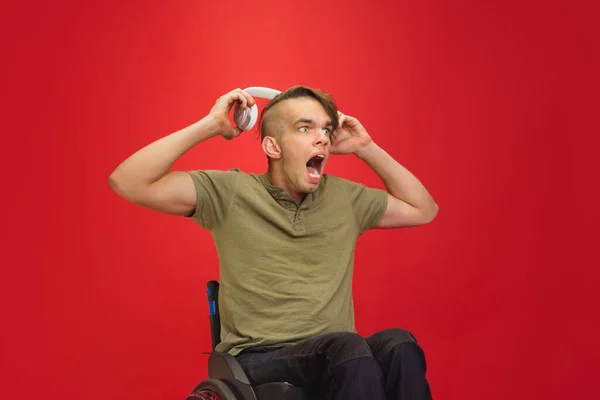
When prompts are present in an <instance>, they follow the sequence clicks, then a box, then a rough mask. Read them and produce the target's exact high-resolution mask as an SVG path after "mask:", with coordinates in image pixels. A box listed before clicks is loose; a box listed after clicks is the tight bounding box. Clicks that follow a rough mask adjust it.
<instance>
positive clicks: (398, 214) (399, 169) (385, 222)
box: [332, 113, 438, 228]
mask: <svg viewBox="0 0 600 400" xmlns="http://www.w3.org/2000/svg"><path fill="white" fill-rule="evenodd" d="M339 121H340V123H339V128H338V130H337V132H336V138H335V140H334V143H333V148H332V152H333V153H338V154H348V153H354V154H355V155H356V156H357V157H359V158H360V159H361V160H363V161H364V162H365V163H367V165H369V167H371V168H372V169H373V171H375V173H376V174H377V175H378V176H379V177H380V178H381V179H382V180H383V183H384V184H385V186H386V188H387V192H388V204H387V208H386V210H385V212H384V214H383V216H382V218H381V219H380V220H379V222H378V223H377V225H376V228H401V227H408V226H417V225H424V224H428V223H430V222H431V221H433V219H434V218H435V217H436V215H437V213H438V205H437V204H436V202H435V201H434V200H433V197H432V196H431V195H430V194H429V192H428V191H427V189H426V188H425V186H423V184H422V183H421V182H420V181H419V180H418V179H417V177H416V176H415V175H414V174H412V173H411V172H410V171H409V170H408V169H407V168H406V167H404V166H402V165H401V164H400V163H398V162H397V161H396V160H395V159H394V158H393V157H392V156H390V155H389V154H388V153H387V152H386V151H385V150H383V149H382V148H381V147H379V146H378V145H377V144H376V143H375V142H374V141H373V140H372V139H371V137H370V136H369V134H368V133H367V131H366V130H365V128H364V127H363V126H362V124H361V123H360V122H359V121H358V120H357V119H356V118H354V117H350V116H348V115H344V114H342V113H339Z"/></svg>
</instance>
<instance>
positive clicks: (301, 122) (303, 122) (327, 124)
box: [294, 118, 333, 126]
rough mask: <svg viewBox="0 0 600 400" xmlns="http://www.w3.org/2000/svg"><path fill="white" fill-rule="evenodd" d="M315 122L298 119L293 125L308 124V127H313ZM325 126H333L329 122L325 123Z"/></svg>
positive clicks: (307, 119)
mask: <svg viewBox="0 0 600 400" xmlns="http://www.w3.org/2000/svg"><path fill="white" fill-rule="evenodd" d="M314 123H315V121H313V120H312V119H310V118H300V119H299V120H297V121H296V122H294V125H298V124H308V125H314ZM325 126H333V124H332V123H331V120H330V121H327V123H326V124H325Z"/></svg>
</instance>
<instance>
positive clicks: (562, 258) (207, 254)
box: [0, 0, 600, 400]
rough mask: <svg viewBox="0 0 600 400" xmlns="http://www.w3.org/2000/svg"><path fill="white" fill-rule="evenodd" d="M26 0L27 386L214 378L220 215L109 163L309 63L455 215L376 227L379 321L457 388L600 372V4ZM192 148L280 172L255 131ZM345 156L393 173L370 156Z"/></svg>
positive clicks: (362, 314) (19, 104)
mask: <svg viewBox="0 0 600 400" xmlns="http://www.w3.org/2000/svg"><path fill="white" fill-rule="evenodd" d="M488 3H489V5H488ZM590 3H591V2H590ZM492 4H493V5H492ZM3 8H4V10H3V12H2V17H1V18H2V28H1V29H2V32H1V33H2V35H1V37H2V39H1V40H2V54H3V55H2V59H3V61H2V67H1V68H2V70H3V73H2V77H3V89H2V92H3V94H2V97H3V98H4V99H3V104H4V105H3V107H2V113H3V115H4V116H3V119H2V120H3V130H2V138H3V143H2V157H1V158H2V164H3V168H2V171H3V179H2V202H3V210H4V213H3V228H4V229H3V232H4V236H5V237H4V239H3V240H2V254H3V258H4V261H3V262H2V265H3V266H2V287H1V292H0V293H1V294H0V296H1V298H0V300H1V304H2V329H1V333H0V335H1V341H0V351H1V353H0V366H1V370H0V380H1V381H2V385H1V386H2V390H3V394H2V397H3V398H19V399H23V398H41V397H44V398H62V399H66V398H87V399H115V400H116V399H133V398H135V399H182V398H184V396H185V395H187V393H188V392H189V391H190V389H191V388H192V387H193V386H194V385H195V384H196V383H197V382H198V381H199V380H201V379H203V378H204V377H205V374H206V356H205V355H203V352H205V351H209V350H210V341H209V332H208V319H207V305H206V299H205V296H204V292H205V282H206V280H208V279H212V278H215V277H216V276H217V259H216V256H215V251H214V247H213V245H212V242H211V241H210V235H209V234H208V233H207V232H205V231H202V230H200V228H198V227H197V226H195V225H194V224H193V223H191V222H190V221H186V220H184V219H182V218H175V217H169V216H163V215H159V214H157V213H153V212H151V211H148V210H145V209H140V208H138V207H136V206H134V205H131V204H129V203H127V202H125V201H124V200H123V199H121V198H119V197H118V196H116V195H115V194H114V193H113V192H112V191H111V189H110V188H109V186H108V176H109V174H110V173H111V172H112V170H113V169H114V168H115V167H116V166H117V165H118V164H119V163H120V162H121V161H122V160H124V159H125V158H126V157H127V156H129V155H130V154H131V153H133V152H134V151H136V150H137V149H139V148H140V147H142V146H144V145H146V144H148V143H149V142H151V141H153V140H155V139H158V138H160V137H161V136H163V135H165V134H167V133H170V132H172V131H174V130H176V129H179V128H182V127H184V126H186V125H188V124H189V123H192V122H194V121H195V120H197V119H199V118H201V117H202V116H203V115H205V113H206V112H207V111H208V110H209V109H210V107H211V106H212V105H213V103H214V101H215V99H216V98H217V97H218V96H219V95H221V94H223V93H225V92H227V91H229V90H231V89H233V88H236V87H247V86H254V85H261V86H270V87H275V88H279V89H283V88H286V87H288V86H291V85H295V84H306V85H310V86H314V87H319V88H322V89H325V90H327V91H329V92H330V93H332V94H333V95H334V97H335V98H336V100H337V101H338V103H339V106H340V109H341V110H343V111H344V112H345V113H347V114H350V115H354V116H356V117H358V118H359V119H360V120H361V121H362V122H363V123H364V125H365V126H366V127H367V129H368V130H369V132H370V133H371V135H372V136H373V137H374V139H375V140H376V141H377V142H378V143H379V144H380V145H381V146H382V147H383V148H385V149H386V150H387V151H388V152H389V153H390V154H392V155H393V156H394V157H396V159H397V160H399V161H400V162H401V163H402V164H404V165H405V166H407V167H408V168H409V169H411V170H412V171H413V172H414V173H415V174H416V175H417V176H418V177H419V178H420V179H421V180H422V181H423V182H424V184H425V185H426V186H427V187H428V189H429V190H430V191H431V193H432V194H433V196H434V197H435V199H436V200H437V202H438V204H439V206H440V213H439V216H438V218H437V219H436V220H435V221H434V223H433V224H431V225H428V226H425V227H419V228H413V229H407V230H398V231H372V232H369V233H367V234H366V235H365V236H363V237H362V238H361V239H360V241H359V248H358V250H357V260H356V261H357V263H356V274H355V284H354V286H355V294H356V308H357V310H356V311H357V323H358V328H359V331H360V332H361V333H363V334H368V333H371V332H374V331H376V330H379V329H383V328H387V327H392V326H400V327H404V328H406V329H410V330H411V331H413V332H414V333H415V334H416V335H417V337H418V338H419V339H420V342H421V344H422V345H423V347H424V349H425V351H426V355H427V357H428V362H429V365H428V366H429V380H430V382H431V385H432V389H433V393H434V396H435V397H436V398H438V399H442V398H447V399H481V398H486V399H490V400H491V399H506V398H511V399H531V398H540V399H541V398H545V399H550V398H557V399H558V398H573V399H575V398H590V397H591V396H590V395H591V394H592V393H593V392H595V391H593V390H592V387H593V386H595V385H594V382H593V379H594V378H595V376H596V375H597V374H596V372H597V371H598V361H599V349H598V340H597V338H598V335H599V334H600V330H599V328H598V325H599V324H598V311H597V310H598V297H597V293H596V291H597V287H598V277H599V274H598V265H599V264H600V263H598V257H597V255H596V246H597V239H598V234H597V233H596V231H595V230H594V229H593V228H595V227H596V225H595V219H596V217H597V214H598V212H597V198H596V196H595V195H596V194H597V189H596V187H595V186H597V183H598V179H597V177H596V175H597V174H596V172H597V167H596V165H595V161H596V155H595V153H596V151H597V150H596V149H597V147H594V143H593V140H592V139H594V136H595V135H597V134H598V132H599V130H598V126H597V123H596V121H595V120H594V118H595V116H596V117H597V105H598V102H597V84H596V82H595V81H594V80H593V79H592V78H593V75H594V74H597V71H598V70H599V65H598V64H599V63H598V54H599V49H598V44H597V43H598V42H597V41H596V38H597V36H596V35H597V34H596V32H595V31H594V30H595V29H596V25H597V21H596V19H595V18H594V10H592V8H591V7H584V6H583V5H580V4H576V2H568V3H566V4H559V3H558V2H540V3H539V4H534V3H532V2H516V1H513V2H510V1H509V2H482V1H477V0H470V1H463V2H443V1H439V0H429V1H415V0H411V1H401V2H398V1H378V2H373V3H371V4H370V5H367V2H365V1H354V0H350V1H344V2H336V3H331V2H323V3H320V2H318V1H314V0H311V1H302V2H299V1H293V2H292V1H289V2H288V1H260V2H249V1H244V2H237V1H235V2H218V1H212V2H208V1H172V2H148V1H141V0H137V1H128V2H120V1H114V0H113V1H110V0H107V1H104V2H74V1H73V2H66V1H64V2H60V3H56V2H46V3H45V4H37V5H35V4H33V3H21V4H20V5H17V3H16V2H13V3H12V4H6V5H5V6H4V7H3ZM176 166H177V167H178V168H186V169H196V168H217V169H219V168H220V169H226V168H233V167H240V168H242V169H244V170H246V171H248V172H260V171H263V170H264V168H265V159H264V155H263V153H262V151H261V150H260V148H259V141H258V140H257V139H256V135H255V132H253V133H251V134H246V135H244V136H243V137H241V138H239V139H237V140H235V141H232V142H226V141H225V140H219V139H218V138H217V139H214V140H211V141H210V142H207V143H203V144H202V145H200V146H198V147H197V148H195V149H193V150H192V151H190V152H189V153H187V154H186V155H185V156H184V157H183V158H182V159H181V160H180V161H179V162H178V163H177V165H176ZM328 168H329V170H328V171H329V173H334V174H338V175H340V176H343V177H346V178H349V179H354V180H357V181H361V182H363V183H365V184H369V185H373V186H377V187H382V186H381V183H380V181H379V179H378V178H377V177H376V176H375V175H374V173H373V172H371V171H370V170H369V169H368V168H367V167H366V166H365V165H364V164H362V163H361V162H359V161H358V160H357V159H355V158H354V157H352V156H345V157H341V156H340V157H336V158H335V159H334V160H332V162H331V163H330V164H329V167H328ZM42 395H43V396H42Z"/></svg>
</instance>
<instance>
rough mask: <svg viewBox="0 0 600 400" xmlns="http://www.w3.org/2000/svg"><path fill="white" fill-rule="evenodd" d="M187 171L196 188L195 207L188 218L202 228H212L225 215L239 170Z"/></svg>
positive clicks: (232, 196)
mask: <svg viewBox="0 0 600 400" xmlns="http://www.w3.org/2000/svg"><path fill="white" fill-rule="evenodd" d="M188 173H189V174H190V176H191V177H192V180H193V181H194V187H195V189H196V209H195V211H194V213H193V214H192V215H190V216H189V218H191V219H192V220H194V221H195V222H196V223H197V224H198V225H200V226H202V227H203V228H206V229H208V230H211V229H214V228H216V227H217V226H218V225H219V224H220V223H221V222H222V221H223V220H224V219H225V218H226V217H227V209H228V207H229V205H230V204H231V201H232V200H233V198H234V197H235V193H236V189H237V184H238V180H239V177H240V171H239V170H229V171H216V170H198V171H190V172H188Z"/></svg>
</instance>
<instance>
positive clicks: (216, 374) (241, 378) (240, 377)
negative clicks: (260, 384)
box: [208, 351, 257, 400]
mask: <svg viewBox="0 0 600 400" xmlns="http://www.w3.org/2000/svg"><path fill="white" fill-rule="evenodd" d="M208 376H209V377H211V378H216V379H220V380H222V381H225V382H226V383H227V384H228V386H229V387H230V389H231V390H232V391H233V392H234V394H235V395H236V397H238V398H241V399H244V400H257V399H256V396H255V394H254V391H253V390H252V386H251V385H250V381H249V380H248V377H247V376H246V373H245V372H244V370H243V369H242V367H241V365H240V364H239V363H238V362H237V360H236V359H235V357H234V356H232V355H231V354H229V353H222V352H218V351H214V352H212V353H211V354H210V357H209V358H208Z"/></svg>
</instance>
